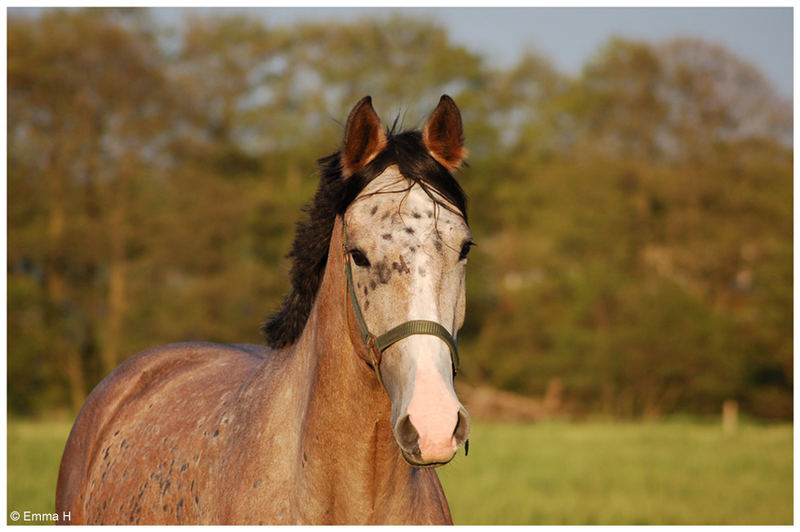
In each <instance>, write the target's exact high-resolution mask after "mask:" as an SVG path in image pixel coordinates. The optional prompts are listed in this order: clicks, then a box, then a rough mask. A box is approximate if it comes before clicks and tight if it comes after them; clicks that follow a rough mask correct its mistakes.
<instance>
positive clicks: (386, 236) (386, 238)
mask: <svg viewBox="0 0 800 532" xmlns="http://www.w3.org/2000/svg"><path fill="white" fill-rule="evenodd" d="M381 238H382V239H384V240H391V239H392V235H391V234H390V233H385V234H382V235H381Z"/></svg>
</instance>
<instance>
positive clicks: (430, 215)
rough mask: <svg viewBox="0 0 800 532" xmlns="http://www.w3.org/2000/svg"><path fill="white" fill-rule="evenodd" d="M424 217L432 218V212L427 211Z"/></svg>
mask: <svg viewBox="0 0 800 532" xmlns="http://www.w3.org/2000/svg"><path fill="white" fill-rule="evenodd" d="M425 216H427V217H428V218H433V211H427V212H426V213H425Z"/></svg>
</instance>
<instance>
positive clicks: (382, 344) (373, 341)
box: [342, 217, 460, 389]
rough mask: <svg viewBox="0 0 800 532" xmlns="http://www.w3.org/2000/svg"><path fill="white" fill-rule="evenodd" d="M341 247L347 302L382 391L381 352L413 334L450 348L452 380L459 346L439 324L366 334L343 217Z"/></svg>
mask: <svg viewBox="0 0 800 532" xmlns="http://www.w3.org/2000/svg"><path fill="white" fill-rule="evenodd" d="M342 248H343V250H344V255H345V257H344V273H345V276H346V277H347V291H348V292H350V302H351V303H352V305H353V311H354V312H355V315H356V318H357V319H358V326H359V329H360V331H361V338H362V340H363V341H364V344H365V345H366V346H367V351H369V354H370V357H371V358H372V368H373V369H374V370H375V375H377V376H378V382H380V383H381V386H383V388H384V389H385V388H386V385H385V384H384V383H383V378H382V377H381V370H380V365H381V359H382V357H383V352H384V351H386V349H388V348H389V347H390V346H391V345H392V344H394V343H396V342H398V341H400V340H402V339H403V338H407V337H409V336H411V335H414V334H427V335H431V336H436V337H438V338H441V339H442V340H443V341H444V343H446V344H447V347H448V348H449V349H450V361H451V362H452V364H453V377H455V376H456V372H457V371H458V367H459V365H460V361H459V358H458V343H457V342H456V339H455V338H453V335H451V334H450V332H449V331H448V330H447V329H445V328H444V326H443V325H441V324H440V323H437V322H435V321H430V320H410V321H407V322H404V323H401V324H400V325H398V326H397V327H393V328H392V329H389V330H388V331H387V332H385V333H383V334H382V335H380V336H377V337H376V336H375V335H374V334H372V333H371V332H370V331H369V328H367V322H366V320H365V319H364V314H362V312H361V306H360V305H359V304H358V299H357V298H356V291H355V288H353V272H352V268H351V266H350V258H349V257H348V255H349V253H348V251H347V226H346V224H345V222H344V217H342ZM346 309H347V305H346V304H345V315H346V316H347V320H348V325H349V320H350V314H349V313H348V312H347V310H346Z"/></svg>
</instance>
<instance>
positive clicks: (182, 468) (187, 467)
mask: <svg viewBox="0 0 800 532" xmlns="http://www.w3.org/2000/svg"><path fill="white" fill-rule="evenodd" d="M187 469H189V463H188V462H187V463H185V464H183V465H182V466H181V473H183V472H184V471H186V470H187Z"/></svg>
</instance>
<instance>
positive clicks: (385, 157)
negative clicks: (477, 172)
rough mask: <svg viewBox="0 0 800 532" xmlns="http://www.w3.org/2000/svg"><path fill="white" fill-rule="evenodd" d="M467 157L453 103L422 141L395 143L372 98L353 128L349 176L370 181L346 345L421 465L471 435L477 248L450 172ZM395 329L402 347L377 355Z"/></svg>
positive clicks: (354, 210) (354, 258) (351, 120)
mask: <svg viewBox="0 0 800 532" xmlns="http://www.w3.org/2000/svg"><path fill="white" fill-rule="evenodd" d="M464 154H465V150H464V148H463V134H462V127H461V116H460V113H459V111H458V108H457V107H456V105H455V103H454V102H453V101H452V100H451V99H450V98H449V97H447V96H443V97H442V99H441V101H440V102H439V105H438V106H437V108H436V110H435V111H434V112H433V114H432V115H431V117H430V119H429V120H428V122H427V124H426V126H425V128H424V130H423V131H422V132H421V133H420V132H407V133H402V134H399V135H393V136H390V137H387V136H386V134H385V133H384V131H383V129H382V127H381V125H380V121H379V119H378V117H377V115H376V113H375V111H374V109H373V108H372V104H371V101H370V99H369V98H368V97H367V98H364V99H363V100H361V102H359V103H358V104H357V105H356V106H355V108H354V109H353V110H352V111H351V113H350V116H349V117H348V120H347V125H346V126H345V139H344V146H343V149H342V151H341V167H342V175H343V176H344V179H360V180H362V181H363V183H364V186H363V189H362V190H361V191H360V193H358V195H357V196H356V198H355V199H354V200H353V201H352V203H351V204H350V205H349V207H348V208H347V210H346V211H345V213H344V217H343V218H344V224H343V232H344V235H343V239H342V240H343V243H344V248H343V250H342V252H343V253H344V254H345V263H346V264H348V266H347V268H349V270H350V273H348V278H349V281H348V282H351V283H352V285H351V287H350V289H349V290H352V293H350V294H349V296H347V298H346V301H347V312H348V323H349V327H350V336H351V340H352V342H353V345H354V346H355V347H356V351H357V352H358V353H360V354H361V356H362V357H363V358H364V359H365V360H366V361H367V362H368V363H369V364H370V365H373V366H377V370H376V374H377V378H378V379H379V380H382V382H383V385H384V387H385V389H386V391H387V392H388V394H389V398H390V400H391V403H392V414H391V425H392V429H393V432H394V436H395V439H396V440H397V443H398V445H399V446H400V449H401V450H402V454H403V456H404V457H405V459H406V460H407V461H408V462H409V463H411V464H413V465H439V464H443V463H446V462H448V461H450V460H451V459H452V458H453V456H454V455H455V452H456V450H457V449H458V447H459V446H460V445H462V444H463V443H464V442H465V441H466V439H467V436H468V434H469V415H468V414H467V411H466V410H465V409H464V407H463V406H462V405H461V403H460V402H459V401H458V398H457V397H456V394H455V391H454V388H453V377H454V374H455V370H456V368H457V363H458V362H457V361H458V356H457V353H456V348H455V340H454V339H453V338H454V337H455V335H456V334H457V332H458V330H459V329H460V328H461V326H462V325H463V323H464V307H465V294H464V287H465V275H466V263H467V253H468V252H469V249H470V246H471V245H472V235H471V233H470V230H469V226H468V225H467V221H466V212H465V202H464V196H463V193H462V192H461V189H460V187H459V186H458V185H457V183H456V182H455V180H454V179H453V177H452V174H451V172H452V171H453V170H455V169H456V168H457V167H458V166H459V165H460V164H461V161H462V159H463V157H464ZM359 314H361V317H359ZM360 322H361V323H360ZM404 324H408V325H404ZM412 324H413V325H412ZM437 324H438V325H437ZM398 326H400V328H399V331H397V329H396V328H397V327H398ZM439 326H441V327H439ZM393 329H395V331H396V332H397V334H395V335H394V338H392V339H391V340H394V342H393V343H391V345H389V346H388V347H385V348H384V349H383V350H382V351H381V350H380V349H375V350H374V351H372V352H371V348H372V345H370V344H372V343H373V342H372V340H373V339H375V338H377V340H378V343H379V344H380V343H381V342H382V341H384V340H385V333H386V332H387V331H392V330H393ZM370 334H371V335H374V336H372V337H370ZM389 336H392V335H389ZM398 337H399V338H400V339H399V340H398V339H397V338H398ZM391 340H390V341H391ZM380 347H384V346H383V345H381V346H380Z"/></svg>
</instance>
